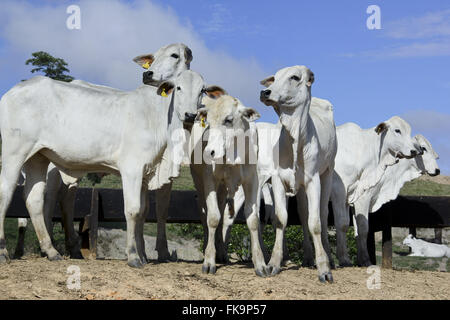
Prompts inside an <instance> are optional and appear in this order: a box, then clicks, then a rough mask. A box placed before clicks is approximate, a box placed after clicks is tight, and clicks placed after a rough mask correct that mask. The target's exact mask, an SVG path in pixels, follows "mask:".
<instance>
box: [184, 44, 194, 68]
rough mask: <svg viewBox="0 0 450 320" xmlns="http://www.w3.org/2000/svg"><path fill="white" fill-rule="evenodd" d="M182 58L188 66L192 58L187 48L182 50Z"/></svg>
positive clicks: (190, 51)
mask: <svg viewBox="0 0 450 320" xmlns="http://www.w3.org/2000/svg"><path fill="white" fill-rule="evenodd" d="M184 58H185V59H186V64H187V65H188V66H189V64H190V63H191V61H192V59H193V57H192V50H191V49H189V48H188V47H186V48H184Z"/></svg>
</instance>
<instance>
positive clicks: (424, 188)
mask: <svg viewBox="0 0 450 320" xmlns="http://www.w3.org/2000/svg"><path fill="white" fill-rule="evenodd" d="M400 194H401V195H402V196H416V195H421V196H442V197H443V196H450V185H446V184H440V183H435V182H433V181H427V180H422V179H416V180H413V181H410V182H407V183H405V185H404V186H403V188H402V190H401V191H400Z"/></svg>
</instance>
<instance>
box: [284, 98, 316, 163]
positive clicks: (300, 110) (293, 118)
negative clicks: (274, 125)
mask: <svg viewBox="0 0 450 320" xmlns="http://www.w3.org/2000/svg"><path fill="white" fill-rule="evenodd" d="M310 104H311V97H310V96H309V97H308V98H306V99H305V101H304V102H303V104H302V105H299V106H297V107H289V108H288V107H282V106H280V107H279V110H280V122H281V124H282V125H283V127H284V129H285V130H286V132H287V133H288V136H289V138H290V139H291V140H292V153H293V163H292V168H293V169H294V170H295V171H296V172H297V171H298V167H299V165H304V164H300V163H299V161H300V159H301V158H302V157H300V158H299V154H302V153H303V147H304V146H305V145H306V144H307V143H308V141H310V138H311V137H310V135H311V130H308V129H309V126H310V121H311V117H310V115H309V109H310Z"/></svg>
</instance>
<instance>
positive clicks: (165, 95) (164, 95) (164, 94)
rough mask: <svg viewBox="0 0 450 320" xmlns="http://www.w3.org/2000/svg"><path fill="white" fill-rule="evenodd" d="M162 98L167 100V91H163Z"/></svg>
mask: <svg viewBox="0 0 450 320" xmlns="http://www.w3.org/2000/svg"><path fill="white" fill-rule="evenodd" d="M161 96H162V97H165V98H167V93H166V89H163V90H162V92H161Z"/></svg>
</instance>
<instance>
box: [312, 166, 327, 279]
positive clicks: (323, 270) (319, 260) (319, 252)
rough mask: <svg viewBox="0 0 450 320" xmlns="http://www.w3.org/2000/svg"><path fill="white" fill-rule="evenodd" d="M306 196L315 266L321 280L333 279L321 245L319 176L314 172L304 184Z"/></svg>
mask: <svg viewBox="0 0 450 320" xmlns="http://www.w3.org/2000/svg"><path fill="white" fill-rule="evenodd" d="M305 191H306V196H307V197H308V227H309V232H310V233H311V236H312V239H313V243H314V250H315V253H316V266H317V271H318V273H319V280H320V281H321V282H325V281H330V282H332V281H333V277H332V274H331V271H330V266H329V261H328V256H327V254H326V252H325V250H324V248H323V245H322V238H321V229H322V226H321V222H320V207H321V206H320V201H321V186H320V177H319V175H318V174H315V175H314V176H313V177H311V179H310V181H308V182H307V183H306V185H305Z"/></svg>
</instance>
